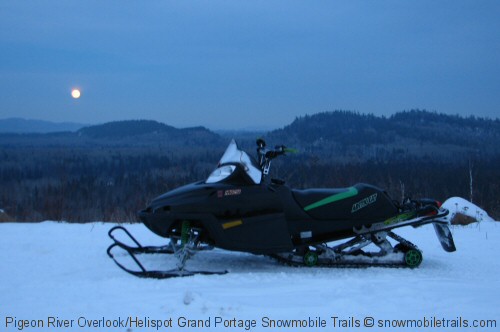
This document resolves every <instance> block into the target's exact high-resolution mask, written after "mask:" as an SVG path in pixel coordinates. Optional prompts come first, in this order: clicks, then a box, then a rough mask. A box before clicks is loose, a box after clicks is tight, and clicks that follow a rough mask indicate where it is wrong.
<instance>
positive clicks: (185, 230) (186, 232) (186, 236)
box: [181, 220, 191, 246]
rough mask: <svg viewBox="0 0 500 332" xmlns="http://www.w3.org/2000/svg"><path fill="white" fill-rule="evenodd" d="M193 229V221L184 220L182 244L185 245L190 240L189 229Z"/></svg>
mask: <svg viewBox="0 0 500 332" xmlns="http://www.w3.org/2000/svg"><path fill="white" fill-rule="evenodd" d="M190 229H191V223H190V222H189V220H184V221H182V229H181V245H182V246H185V245H186V243H187V242H188V240H189V231H190Z"/></svg>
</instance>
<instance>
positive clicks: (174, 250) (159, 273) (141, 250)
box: [106, 226, 227, 279]
mask: <svg viewBox="0 0 500 332" xmlns="http://www.w3.org/2000/svg"><path fill="white" fill-rule="evenodd" d="M117 230H120V231H123V232H124V233H125V234H126V235H127V236H128V237H129V238H130V239H131V240H132V241H133V242H134V243H135V244H136V246H135V247H133V246H129V245H127V244H125V243H123V242H122V241H120V240H117V239H116V237H115V236H114V234H113V233H114V232H116V231H117ZM108 236H109V237H110V238H111V239H112V240H113V243H112V244H111V245H110V246H109V247H108V249H107V250H106V252H107V254H108V256H109V257H110V258H111V259H112V260H113V261H114V262H115V264H116V265H117V266H118V267H119V268H121V269H122V270H123V271H125V272H128V273H130V274H132V275H134V276H136V277H140V278H153V279H167V278H176V277H188V276H193V275H197V274H200V275H214V274H226V273H227V271H189V270H186V269H184V262H183V263H182V264H180V266H179V267H178V268H176V269H172V270H147V269H146V268H145V267H144V265H143V264H142V263H141V262H140V261H139V259H138V258H137V256H136V254H176V255H179V256H185V255H186V254H185V253H184V252H183V251H184V250H185V248H184V247H183V248H181V246H178V245H176V244H174V243H173V242H172V241H171V242H170V244H168V245H166V246H142V245H141V244H140V243H139V241H137V239H136V238H135V237H134V236H132V234H130V232H129V231H128V230H127V229H126V228H125V227H123V226H115V227H113V228H111V229H110V230H109V231H108ZM114 248H120V249H122V250H123V251H125V252H126V253H127V254H128V256H129V257H130V258H132V260H133V261H134V262H135V264H136V265H137V267H139V269H140V271H135V270H132V269H129V268H127V267H125V266H124V265H123V264H121V263H120V262H119V261H118V260H117V259H116V258H115V256H114V255H113V252H112V251H113V249H114ZM206 249H209V248H202V249H201V250H206ZM199 250H200V249H199Z"/></svg>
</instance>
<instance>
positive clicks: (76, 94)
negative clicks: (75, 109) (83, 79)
mask: <svg viewBox="0 0 500 332" xmlns="http://www.w3.org/2000/svg"><path fill="white" fill-rule="evenodd" d="M80 96H81V92H80V90H78V89H73V90H71V97H73V98H74V99H78V98H80Z"/></svg>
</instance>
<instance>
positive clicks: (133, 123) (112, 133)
mask: <svg viewBox="0 0 500 332" xmlns="http://www.w3.org/2000/svg"><path fill="white" fill-rule="evenodd" d="M176 130H177V129H176V128H174V127H171V126H168V125H166V124H164V123H160V122H156V121H152V120H127V121H115V122H107V123H104V124H101V125H95V126H88V127H84V128H81V129H80V130H78V133H79V134H81V135H86V136H90V137H94V138H112V137H120V138H123V137H128V136H137V135H145V134H151V133H172V132H174V131H176Z"/></svg>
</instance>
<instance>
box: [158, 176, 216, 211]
mask: <svg viewBox="0 0 500 332" xmlns="http://www.w3.org/2000/svg"><path fill="white" fill-rule="evenodd" d="M212 189H213V187H210V186H206V185H205V183H204V182H203V181H199V182H194V183H190V184H187V185H184V186H181V187H179V188H176V189H173V190H171V191H168V192H166V193H164V194H162V195H160V196H158V197H156V198H155V199H153V201H152V202H151V204H150V207H151V208H152V209H153V210H154V209H156V208H158V207H162V206H164V205H166V204H169V205H177V204H179V203H181V204H185V203H186V202H188V201H193V200H197V199H199V198H200V196H206V195H207V190H212Z"/></svg>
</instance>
